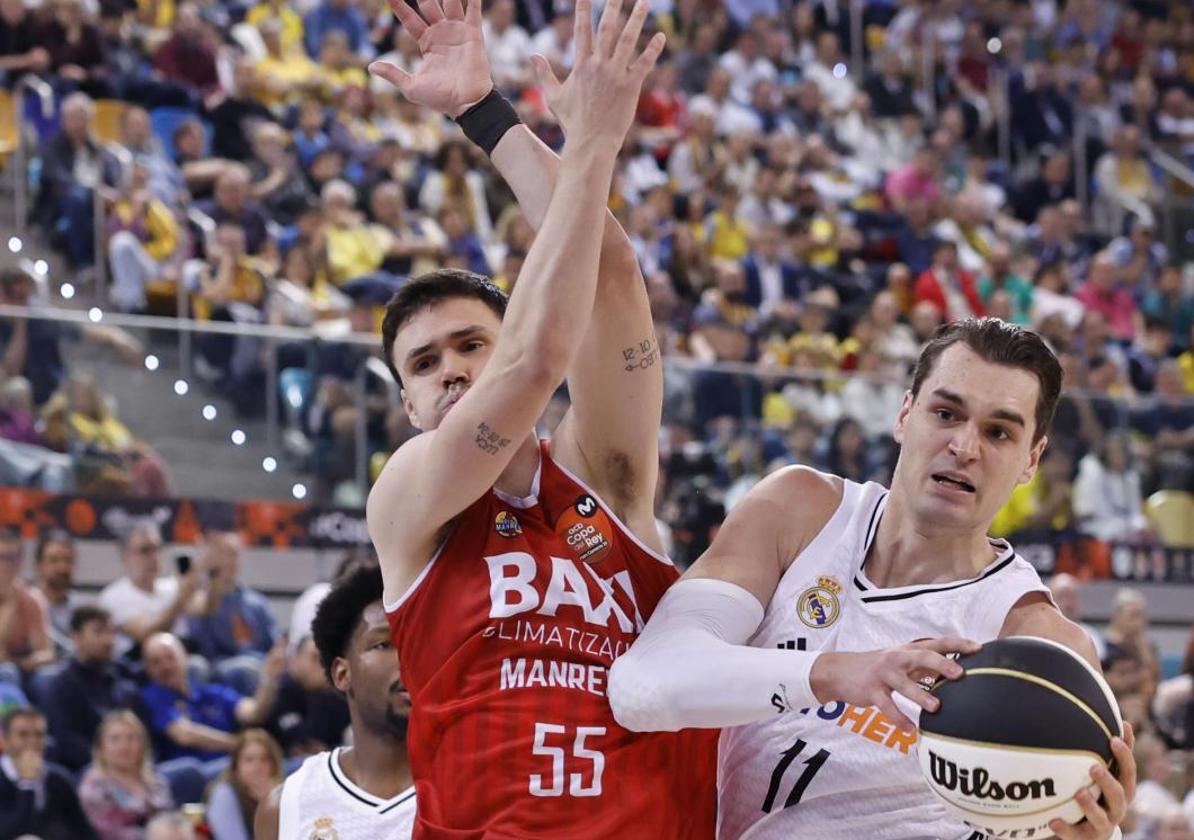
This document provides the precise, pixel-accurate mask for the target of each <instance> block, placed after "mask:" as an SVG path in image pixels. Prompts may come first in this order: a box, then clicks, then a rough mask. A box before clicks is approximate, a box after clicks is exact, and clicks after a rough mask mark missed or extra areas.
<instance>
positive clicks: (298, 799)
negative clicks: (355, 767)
mask: <svg viewBox="0 0 1194 840" xmlns="http://www.w3.org/2000/svg"><path fill="white" fill-rule="evenodd" d="M414 825H415V789H414V788H413V787H412V788H408V789H407V790H404V791H403V792H402V793H400V794H398V795H397V796H395V797H394V798H393V799H386V800H381V799H378V798H377V797H376V796H373V795H371V794H370V793H368V792H366V791H364V790H362V789H361V788H359V787H357V786H356V785H354V784H353V783H352V782H351V781H349V779H348V777H347V776H346V775H344V771H343V770H341V769H340V750H339V749H338V748H337V749H335V750H332V751H331V752H322V753H319V754H318V755H313V756H311V757H310V758H308V759H307V760H306V761H304V762H303V764H302V766H301V767H299V769H298V770H296V771H295V772H294V773H292V774H291V775H290V776H289V777H288V778H287V779H286V781H285V783H283V785H282V800H281V803H280V807H279V809H278V838H279V840H378V838H385V840H409V838H410V836H411V832H412V831H413V830H414Z"/></svg>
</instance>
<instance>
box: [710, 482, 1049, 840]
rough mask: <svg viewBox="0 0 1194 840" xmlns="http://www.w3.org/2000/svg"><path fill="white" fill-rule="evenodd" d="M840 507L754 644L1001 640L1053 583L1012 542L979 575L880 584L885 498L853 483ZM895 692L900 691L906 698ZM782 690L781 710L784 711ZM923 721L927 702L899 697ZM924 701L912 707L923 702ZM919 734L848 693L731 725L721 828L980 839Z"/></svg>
mask: <svg viewBox="0 0 1194 840" xmlns="http://www.w3.org/2000/svg"><path fill="white" fill-rule="evenodd" d="M844 484H845V487H844V492H843V496H842V502H841V505H840V506H839V507H838V509H837V510H836V511H835V513H834V514H833V516H832V517H831V518H830V520H829V522H828V523H827V524H826V525H825V527H824V528H823V529H822V530H821V532H820V533H819V534H818V535H817V536H816V538H815V539H814V540H813V541H812V543H810V544H809V545H808V547H807V548H805V550H804V551H803V552H801V554H800V556H799V557H798V558H797V559H796V560H795V561H794V562H793V563H792V564H791V566H789V568H788V570H787V571H786V572H785V573H784V576H783V578H782V579H781V580H780V583H779V587H778V588H777V589H776V592H775V595H774V596H773V597H772V599H771V603H770V604H768V606H767V609H766V611H765V614H764V618H763V623H762V624H761V625H760V626H759V629H758V632H757V633H756V634H755V635H754V637H753V638H752V639H751V641H750V644H752V645H754V646H756V647H763V648H776V647H778V648H781V649H788V650H794V651H799V650H809V651H813V650H825V651H868V650H878V649H881V648H888V647H894V646H897V645H902V644H907V643H909V642H914V641H917V640H918V639H925V638H930V637H937V636H961V637H963V638H970V639H974V640H975V641H979V642H985V641H989V640H991V639H995V638H997V637H998V635H999V631H1000V629H1001V628H1002V627H1003V623H1004V619H1005V618H1006V616H1007V613H1008V611H1009V610H1010V609H1011V608H1012V607H1013V606H1014V605H1015V604H1016V602H1017V601H1019V600H1020V598H1021V597H1023V596H1024V595H1025V594H1026V593H1029V592H1035V591H1040V592H1047V590H1046V589H1045V587H1044V585H1043V584H1042V583H1041V581H1040V578H1039V577H1038V576H1037V573H1036V571H1035V570H1034V569H1033V568H1032V567H1031V566H1030V565H1029V564H1028V563H1027V562H1026V561H1024V560H1023V559H1021V558H1020V557H1019V556H1017V555H1016V554H1015V552H1013V550H1012V548H1011V546H1010V545H1008V544H1007V543H1006V542H1003V541H992V546H993V547H994V548H995V549H996V551H997V552H998V556H997V558H996V559H995V560H994V561H993V562H992V563H991V564H990V565H989V566H987V567H986V568H985V569H984V570H983V571H982V572H981V573H980V574H979V575H977V576H976V577H974V578H971V579H969V580H961V581H953V582H949V583H940V584H931V585H924V586H906V587H900V588H895V589H880V588H878V587H876V586H875V585H874V584H873V583H871V582H870V581H869V580H868V578H867V575H866V571H865V569H864V568H863V563H864V560H865V557H866V554H867V550H868V549H869V548H870V544H871V541H872V540H873V539H874V536H875V533H876V532H877V531H878V527H879V520H880V517H881V516H882V513H883V507H884V505H885V503H886V501H887V490H886V489H885V488H883V487H881V486H880V485H878V484H873V483H868V484H865V485H861V484H855V483H853V482H850V481H846V482H844ZM897 697H898V695H897ZM780 702H781V701H780V700H779V699H778V698H777V700H776V706H777V709H778V708H779V707H780V706H779V704H780ZM900 706H901V710H902V711H904V713H905V714H909V715H910V716H911V717H912V719H913V721H915V720H916V719H917V714H918V712H919V708H918V707H916V706H914V705H913V704H912V703H911V702H907V703H905V702H903V701H902V700H901V701H900ZM914 709H915V710H916V711H913V710H914ZM916 740H917V736H916V735H915V734H912V735H907V734H905V733H903V732H901V731H899V730H897V729H896V727H895V726H894V724H893V723H892V722H891V720H890V719H889V718H888V717H887V716H886V715H884V714H882V713H881V712H880V711H879V710H878V709H876V708H874V707H871V708H859V707H857V706H851V705H849V704H846V703H843V702H840V701H839V702H831V703H826V704H825V705H823V706H820V707H816V708H809V709H802V710H799V711H795V712H784V713H782V714H779V713H777V714H776V716H775V717H774V718H771V719H769V720H765V721H760V722H757V723H753V724H748V725H746V726H738V727H732V728H729V729H725V730H723V731H722V735H721V743H720V749H719V756H718V790H719V801H718V836H719V837H721V838H733V839H734V840H737V838H751V840H770V838H791V837H816V838H817V839H818V840H856V838H860V837H865V838H867V840H929V838H933V840H962V838H970V837H975V836H977V837H981V836H982V835H976V834H975V832H973V830H972V829H969V828H967V827H966V826H965V824H964V823H962V822H961V821H960V820H958V819H956V818H955V817H953V816H952V815H950V814H949V813H947V812H946V810H945V808H944V806H942V805H941V804H940V803H939V801H938V800H937V798H936V797H935V796H934V795H933V793H932V792H931V791H930V790H929V788H928V786H927V785H926V784H925V783H924V782H923V781H922V777H921V772H920V767H919V765H918V763H917V757H916Z"/></svg>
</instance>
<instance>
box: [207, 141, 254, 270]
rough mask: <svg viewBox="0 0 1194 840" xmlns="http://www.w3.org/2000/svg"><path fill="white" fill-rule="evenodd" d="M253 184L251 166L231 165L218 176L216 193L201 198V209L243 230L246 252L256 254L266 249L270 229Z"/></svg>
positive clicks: (214, 219) (220, 221) (216, 221)
mask: <svg viewBox="0 0 1194 840" xmlns="http://www.w3.org/2000/svg"><path fill="white" fill-rule="evenodd" d="M247 145H248V144H247V142H246V147H247ZM213 151H214V149H213ZM245 156H246V157H247V154H246V155H245ZM251 185H252V175H251V173H250V172H249V169H248V167H246V166H244V165H243V164H239V163H238V164H233V165H230V166H229V167H228V168H227V169H225V170H224V171H223V172H221V173H220V175H219V177H218V178H216V188H215V196H214V197H213V198H212V199H211V200H210V201H204V202H200V203H199V205H198V209H199V211H200V212H202V213H204V214H206V215H208V216H210V217H211V219H212V221H214V222H215V223H216V224H217V225H235V226H236V227H239V228H240V229H241V231H242V233H243V234H244V240H245V250H246V253H248V254H249V255H253V256H255V255H257V254H260V253H262V252H263V251H265V250H266V248H267V245H268V244H269V231H268V229H267V227H266V222H267V217H266V215H265V212H264V211H263V210H262V208H261V205H260V204H259V203H258V202H257V201H255V200H254V199H253V198H252V197H251V195H250V189H251Z"/></svg>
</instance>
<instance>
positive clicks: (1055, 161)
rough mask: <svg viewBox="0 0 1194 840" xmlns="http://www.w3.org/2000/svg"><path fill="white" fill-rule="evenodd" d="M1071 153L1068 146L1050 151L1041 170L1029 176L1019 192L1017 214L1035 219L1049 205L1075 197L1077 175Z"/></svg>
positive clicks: (1019, 216) (1016, 204)
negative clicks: (1030, 177) (1075, 174)
mask: <svg viewBox="0 0 1194 840" xmlns="http://www.w3.org/2000/svg"><path fill="white" fill-rule="evenodd" d="M1072 169H1073V166H1072V161H1071V159H1070V153H1069V152H1067V151H1064V150H1061V151H1055V152H1053V153H1052V154H1050V155H1049V156H1048V157H1047V158H1046V159H1045V162H1044V165H1043V166H1042V167H1041V173H1040V174H1039V175H1037V176H1036V177H1035V178H1032V179H1031V180H1029V181H1028V182H1027V183H1026V184H1024V186H1022V187H1021V188H1020V189H1019V190H1018V191H1017V192H1016V194H1015V197H1014V204H1015V212H1016V218H1018V219H1020V220H1021V221H1024V222H1033V221H1036V220H1037V219H1039V218H1040V214H1041V212H1042V211H1044V210H1045V209H1046V208H1048V207H1052V206H1053V205H1055V204H1057V203H1058V202H1060V201H1063V200H1065V199H1067V198H1073V197H1074V176H1073V172H1072Z"/></svg>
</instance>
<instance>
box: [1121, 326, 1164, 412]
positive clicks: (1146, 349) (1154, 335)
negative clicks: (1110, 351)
mask: <svg viewBox="0 0 1194 840" xmlns="http://www.w3.org/2000/svg"><path fill="white" fill-rule="evenodd" d="M1142 321H1143V323H1144V329H1143V330H1140V331H1138V332H1137V335H1136V340H1135V341H1134V342H1133V343H1132V346H1131V347H1130V348H1128V353H1127V355H1128V378H1129V380H1130V381H1131V383H1132V387H1133V388H1134V389H1135V390H1136V393H1138V394H1150V393H1152V391H1153V389H1154V388H1155V387H1156V384H1157V371H1158V370H1159V369H1160V367H1161V365H1162V364H1164V363H1165V362H1166V361H1170V360H1171V359H1172V357H1171V356H1170V350H1171V349H1172V347H1173V330H1172V329H1171V328H1170V326H1169V319H1168V318H1156V317H1152V316H1145V317H1144V318H1143V319H1142Z"/></svg>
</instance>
